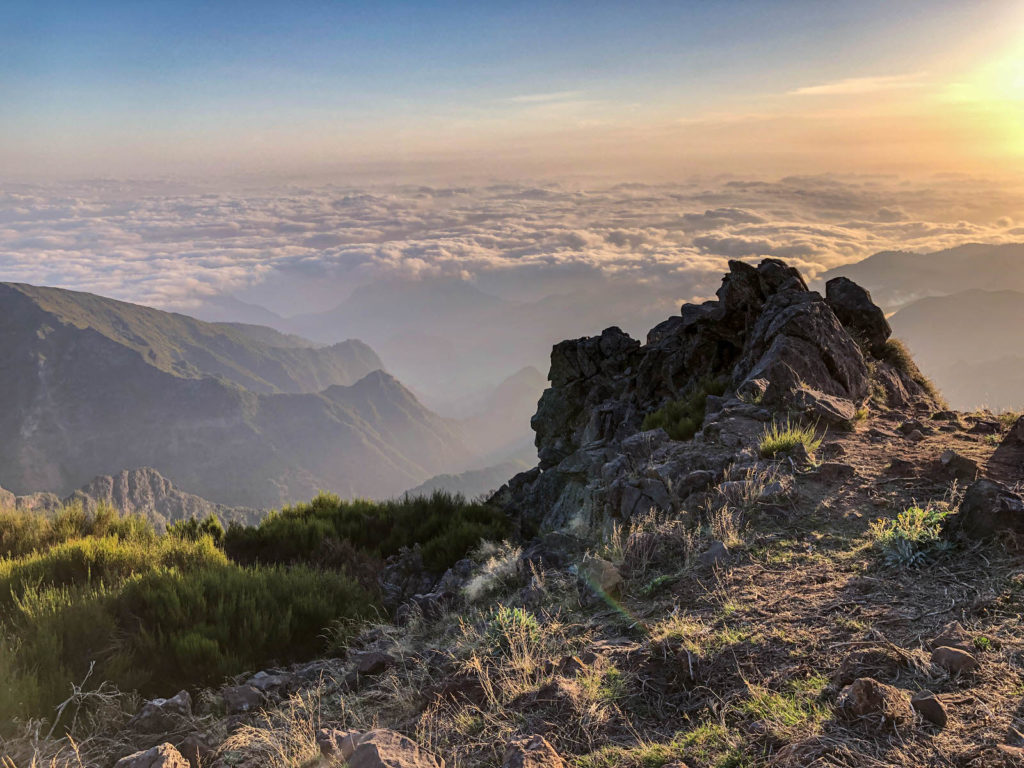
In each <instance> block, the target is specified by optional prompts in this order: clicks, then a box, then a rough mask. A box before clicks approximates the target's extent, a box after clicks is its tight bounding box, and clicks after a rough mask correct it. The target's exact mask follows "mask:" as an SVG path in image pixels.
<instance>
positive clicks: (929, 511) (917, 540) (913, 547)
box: [868, 504, 949, 568]
mask: <svg viewBox="0 0 1024 768" xmlns="http://www.w3.org/2000/svg"><path fill="white" fill-rule="evenodd" d="M948 514H949V510H946V509H941V508H938V507H936V506H933V505H930V504H929V505H926V506H924V507H921V506H917V505H914V506H912V507H910V508H909V509H905V510H903V511H902V512H900V513H899V514H898V515H897V516H896V519H895V520H887V519H880V520H873V521H872V522H871V524H870V525H869V527H868V533H869V535H870V537H871V540H872V542H873V543H874V545H875V547H876V549H877V550H878V551H879V552H880V553H881V554H882V556H883V558H884V559H885V562H886V564H887V565H890V566H894V567H902V568H916V567H918V566H921V565H924V564H925V563H928V562H930V561H931V560H933V559H934V558H935V557H936V556H937V555H939V554H941V553H942V552H945V551H946V550H947V549H948V548H949V543H948V542H947V541H946V540H945V539H943V538H942V525H943V521H944V520H945V518H946V516H947V515H948Z"/></svg>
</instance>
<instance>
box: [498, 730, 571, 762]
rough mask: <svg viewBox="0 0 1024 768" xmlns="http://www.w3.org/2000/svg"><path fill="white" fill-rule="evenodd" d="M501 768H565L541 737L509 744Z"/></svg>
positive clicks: (530, 737)
mask: <svg viewBox="0 0 1024 768" xmlns="http://www.w3.org/2000/svg"><path fill="white" fill-rule="evenodd" d="M501 766H502V768H565V761H564V760H562V758H561V756H560V755H559V754H558V753H557V752H556V751H555V748H554V747H552V746H551V745H550V744H549V743H548V741H547V739H545V738H544V737H543V736H527V737H524V738H521V739H516V740H514V741H511V742H509V744H508V746H507V747H506V748H505V757H504V759H503V760H502V763H501Z"/></svg>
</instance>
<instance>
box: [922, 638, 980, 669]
mask: <svg viewBox="0 0 1024 768" xmlns="http://www.w3.org/2000/svg"><path fill="white" fill-rule="evenodd" d="M932 664H935V665H936V666H939V667H942V668H943V669H944V670H946V671H947V672H949V673H950V674H951V675H958V674H960V673H962V672H973V671H974V670H976V669H977V668H978V660H977V659H976V658H974V655H973V654H971V653H968V652H967V651H965V650H962V649H960V648H950V647H949V646H948V645H941V646H939V647H938V648H936V649H935V650H934V651H932Z"/></svg>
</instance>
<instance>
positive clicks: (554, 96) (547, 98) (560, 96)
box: [501, 91, 583, 104]
mask: <svg viewBox="0 0 1024 768" xmlns="http://www.w3.org/2000/svg"><path fill="white" fill-rule="evenodd" d="M582 97H583V91H552V92H550V93H526V94H523V95H521V96H510V97H509V98H507V99H501V101H504V102H506V103H508V104H546V103H548V102H552V101H575V100H576V99H580V98H582Z"/></svg>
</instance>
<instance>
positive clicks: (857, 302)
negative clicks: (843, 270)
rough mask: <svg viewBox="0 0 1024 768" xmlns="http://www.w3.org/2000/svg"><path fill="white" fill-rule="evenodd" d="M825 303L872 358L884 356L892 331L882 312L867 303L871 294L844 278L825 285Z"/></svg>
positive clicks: (871, 303)
mask: <svg viewBox="0 0 1024 768" xmlns="http://www.w3.org/2000/svg"><path fill="white" fill-rule="evenodd" d="M825 301H827V302H828V305H829V306H830V307H831V308H832V311H833V312H835V314H836V317H837V318H839V322H841V323H842V324H843V326H844V327H845V328H846V329H847V330H849V331H850V333H852V334H853V335H854V337H856V338H858V339H860V340H862V341H863V342H864V344H865V345H866V346H867V348H868V349H869V350H870V351H871V353H872V354H873V355H876V356H879V357H880V356H881V355H882V354H883V353H884V352H885V342H886V341H888V340H889V337H890V336H892V328H890V327H889V321H888V320H886V319H885V312H883V311H882V309H881V308H880V307H878V306H876V305H875V303H874V302H873V301H871V294H870V293H868V292H867V291H866V290H865V289H863V288H861V287H860V286H859V285H857V284H856V283H855V282H853V281H852V280H850V279H849V278H847V277H834V278H832V279H831V280H829V281H828V282H827V283H825Z"/></svg>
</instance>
